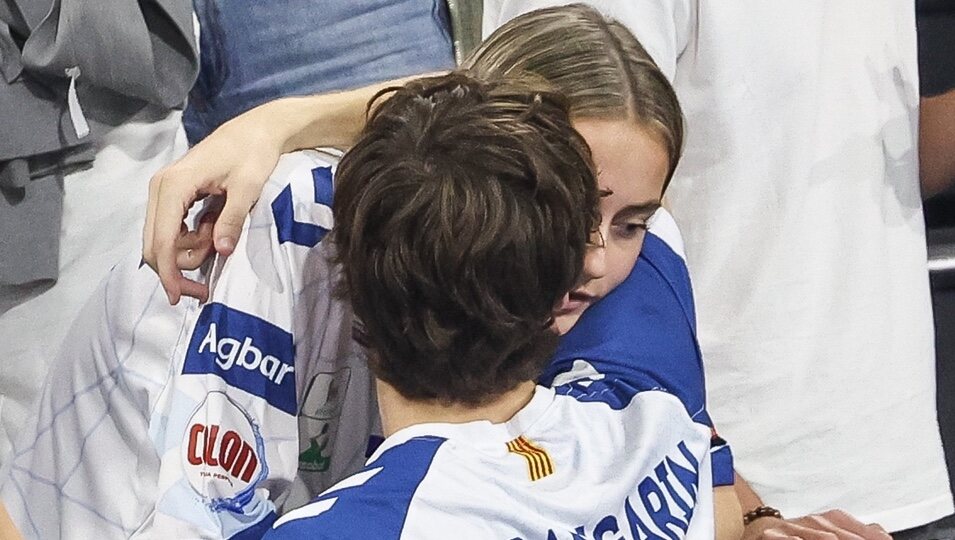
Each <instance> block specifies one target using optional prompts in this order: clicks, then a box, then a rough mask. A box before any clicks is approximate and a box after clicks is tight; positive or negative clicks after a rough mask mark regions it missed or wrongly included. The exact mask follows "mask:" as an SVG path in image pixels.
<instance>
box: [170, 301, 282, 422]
mask: <svg viewBox="0 0 955 540" xmlns="http://www.w3.org/2000/svg"><path fill="white" fill-rule="evenodd" d="M182 373H183V374H186V375H189V374H212V375H216V376H218V377H220V378H221V379H223V380H224V381H225V382H227V383H228V384H229V385H231V386H234V387H236V388H240V389H242V390H245V391H246V392H249V393H250V394H254V395H256V396H259V397H260V398H262V399H264V400H266V401H267V402H269V404H270V405H272V406H273V407H275V408H277V409H279V410H282V411H285V412H287V413H288V414H295V412H296V399H295V345H294V344H293V343H292V334H290V333H288V332H286V331H285V330H282V329H281V328H279V327H278V326H275V325H274V324H272V323H270V322H268V321H266V320H265V319H260V318H259V317H256V316H254V315H249V314H248V313H243V312H241V311H238V310H236V309H232V308H230V307H228V306H225V305H223V304H219V303H212V304H206V305H205V306H203V308H202V312H201V313H200V314H199V318H198V320H197V321H196V326H195V328H194V329H193V331H192V338H191V339H190V341H189V349H188V350H187V351H186V359H185V362H184V364H183V367H182Z"/></svg>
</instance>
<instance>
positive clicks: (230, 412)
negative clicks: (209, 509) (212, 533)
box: [182, 392, 265, 504]
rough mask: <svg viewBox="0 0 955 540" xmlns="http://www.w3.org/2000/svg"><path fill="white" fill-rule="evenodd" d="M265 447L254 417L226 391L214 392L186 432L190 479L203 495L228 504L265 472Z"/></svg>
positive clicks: (185, 452) (185, 456) (186, 466)
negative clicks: (253, 419)
mask: <svg viewBox="0 0 955 540" xmlns="http://www.w3.org/2000/svg"><path fill="white" fill-rule="evenodd" d="M263 448H264V446H263V444H262V441H261V436H260V435H259V432H258V429H257V427H256V426H255V425H254V423H253V422H252V419H251V417H250V416H249V415H248V414H247V413H246V412H245V411H244V410H242V408H241V407H239V406H238V405H237V404H236V403H235V402H234V401H232V399H230V398H229V396H228V395H226V394H225V393H223V392H210V393H209V394H208V395H207V396H206V399H205V400H204V401H203V402H202V404H201V405H199V407H198V408H197V409H196V412H194V413H193V415H192V417H191V418H190V419H189V422H188V424H187V428H186V432H185V433H184V437H183V442H182V465H183V469H184V472H185V476H186V479H187V480H188V481H189V485H191V486H192V488H193V489H194V490H195V491H196V492H197V493H199V494H200V495H202V496H203V497H206V498H208V499H212V500H216V501H221V502H224V503H227V504H228V503H229V502H230V501H233V500H234V499H236V498H241V495H242V494H243V493H244V492H247V491H250V490H252V489H254V486H255V483H256V482H258V480H259V479H260V477H262V476H263V470H264V469H265V464H264V463H262V461H261V460H262V456H263Z"/></svg>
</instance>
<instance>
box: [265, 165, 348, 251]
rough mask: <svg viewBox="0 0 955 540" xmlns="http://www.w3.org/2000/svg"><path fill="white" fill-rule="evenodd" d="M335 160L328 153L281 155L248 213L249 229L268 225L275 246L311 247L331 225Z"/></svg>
mask: <svg viewBox="0 0 955 540" xmlns="http://www.w3.org/2000/svg"><path fill="white" fill-rule="evenodd" d="M339 157H340V154H338V153H337V152H335V151H332V150H327V151H325V150H302V151H298V152H292V153H289V154H285V155H283V156H282V157H281V159H279V162H278V164H276V166H275V170H274V171H273V172H272V175H271V176H270V177H269V180H268V182H266V184H265V186H264V187H263V189H262V196H261V198H260V199H259V202H258V203H257V204H256V205H255V207H254V208H253V210H252V217H251V220H250V221H251V223H250V227H253V228H257V227H265V226H270V225H271V226H274V228H275V229H276V233H277V239H278V241H279V243H283V244H284V243H292V244H295V245H299V246H305V247H314V246H315V245H316V244H317V243H318V242H319V241H321V239H322V238H323V237H324V235H325V233H327V232H328V231H329V230H331V228H332V225H333V221H332V215H331V208H332V203H333V200H334V182H333V176H334V172H335V168H336V166H337V164H338V159H339Z"/></svg>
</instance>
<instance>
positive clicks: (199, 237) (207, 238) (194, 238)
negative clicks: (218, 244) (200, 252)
mask: <svg viewBox="0 0 955 540" xmlns="http://www.w3.org/2000/svg"><path fill="white" fill-rule="evenodd" d="M214 225H215V224H214V223H213V222H212V220H203V221H200V222H199V226H198V227H196V230H194V231H190V230H189V229H187V228H186V227H185V223H183V229H182V230H180V234H179V237H178V238H176V244H175V246H176V250H177V251H183V250H187V249H206V248H207V247H208V248H211V247H212V227H213V226H214Z"/></svg>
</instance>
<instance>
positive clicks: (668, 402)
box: [265, 361, 714, 540]
mask: <svg viewBox="0 0 955 540" xmlns="http://www.w3.org/2000/svg"><path fill="white" fill-rule="evenodd" d="M575 368H577V369H575V370H574V372H573V373H572V374H566V375H568V376H567V377H566V378H567V379H570V380H572V381H574V382H572V383H566V384H564V385H561V386H558V387H556V388H544V387H541V386H538V387H537V390H536V392H535V394H534V397H533V398H532V399H531V401H530V402H529V403H528V404H527V405H526V406H525V407H524V408H523V409H521V410H520V411H519V412H518V413H517V414H516V415H515V416H514V417H513V418H512V419H511V420H509V421H508V422H506V423H502V424H492V423H490V422H487V421H477V422H470V423H465V424H443V423H431V424H417V425H414V426H411V427H408V428H405V429H402V430H400V431H398V432H397V433H395V434H393V435H391V436H390V437H388V438H387V439H385V441H384V443H382V445H381V446H380V447H379V448H378V450H377V451H376V452H375V454H374V455H373V456H372V457H371V459H369V460H368V464H367V465H366V467H365V469H364V470H363V471H362V472H360V473H358V474H356V475H354V476H353V477H351V478H349V479H346V480H345V481H343V482H341V483H340V484H337V485H335V486H333V487H332V488H330V489H329V490H328V491H326V492H325V493H324V494H322V495H321V496H320V497H319V498H318V499H317V500H316V501H314V502H312V503H310V504H309V505H306V506H304V507H302V508H299V509H297V510H293V511H291V512H289V513H287V514H286V515H284V516H283V517H282V518H280V519H279V520H278V521H276V523H275V525H274V528H273V530H272V531H270V533H269V535H267V536H266V537H265V538H266V539H267V540H281V539H289V540H291V539H295V538H395V539H399V538H402V539H416V540H417V539H430V538H434V539H439V538H441V539H443V538H449V537H452V536H453V537H457V538H475V539H477V538H508V539H516V538H521V539H531V538H541V539H543V538H552V539H555V540H556V539H558V538H561V539H570V538H605V537H608V536H612V537H614V538H616V537H618V536H620V537H625V538H666V537H672V538H677V537H680V538H689V539H707V540H708V539H711V538H713V535H714V524H713V519H714V518H713V499H712V497H713V489H712V484H711V478H710V467H709V448H710V429H709V428H708V427H707V426H705V425H703V424H700V423H696V422H694V421H692V420H691V419H690V417H689V415H688V414H687V411H686V408H685V406H684V404H683V403H682V402H681V401H680V400H679V399H678V398H676V397H675V396H673V395H671V394H668V393H666V392H665V391H661V390H650V389H647V390H643V391H641V390H640V389H638V388H637V387H634V386H631V385H630V381H628V380H627V377H625V376H621V377H620V378H611V377H610V376H606V377H605V376H604V374H603V373H602V372H601V371H600V365H599V364H598V365H591V364H589V363H587V362H584V361H578V362H576V364H575ZM555 393H556V395H555ZM519 438H520V439H519ZM514 441H520V443H519V444H520V446H519V447H518V448H515V447H514V445H515V442H514ZM528 447H529V448H531V449H532V452H530V455H527V454H526V453H524V454H522V453H521V452H519V451H517V450H521V449H524V450H525V451H526V449H527V448H528Z"/></svg>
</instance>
